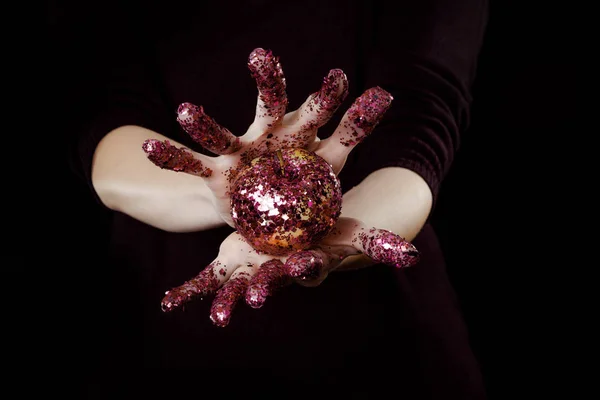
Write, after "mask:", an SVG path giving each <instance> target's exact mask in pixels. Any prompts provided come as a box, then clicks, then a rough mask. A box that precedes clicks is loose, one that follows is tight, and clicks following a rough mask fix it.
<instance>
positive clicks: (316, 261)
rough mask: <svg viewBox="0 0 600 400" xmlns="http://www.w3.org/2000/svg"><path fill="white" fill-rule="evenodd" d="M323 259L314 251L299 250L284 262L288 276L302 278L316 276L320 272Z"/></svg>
mask: <svg viewBox="0 0 600 400" xmlns="http://www.w3.org/2000/svg"><path fill="white" fill-rule="evenodd" d="M323 266H324V261H323V258H322V257H321V255H320V254H319V253H317V252H316V251H311V250H308V251H299V252H297V253H294V254H292V255H291V256H290V257H289V258H288V259H287V261H286V262H285V269H286V271H287V273H288V275H289V276H291V277H293V278H300V279H303V280H307V279H314V278H317V277H318V276H319V275H320V274H321V270H322V269H323Z"/></svg>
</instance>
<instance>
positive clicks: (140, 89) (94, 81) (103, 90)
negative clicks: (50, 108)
mask: <svg viewBox="0 0 600 400" xmlns="http://www.w3.org/2000/svg"><path fill="white" fill-rule="evenodd" d="M90 9H93V10H94V11H93V12H87V11H81V10H80V11H73V12H74V13H75V14H76V15H75V17H77V13H80V14H83V15H85V17H86V18H85V25H84V26H80V27H79V29H78V30H77V32H76V33H77V34H78V35H79V36H80V37H79V42H80V45H81V46H74V47H79V49H78V50H79V51H80V54H83V56H84V58H85V59H84V60H81V59H79V60H78V62H79V63H80V64H79V65H80V66H81V68H82V71H81V73H82V74H85V76H84V77H83V78H82V79H81V80H80V81H79V82H78V83H73V84H76V85H81V86H83V87H82V88H79V90H76V91H75V93H78V96H74V97H75V98H74V99H73V101H74V103H72V107H73V108H75V109H76V110H77V113H78V118H79V120H78V125H77V127H76V128H75V133H74V135H73V138H72V140H71V144H72V147H71V150H72V151H71V160H70V161H71V165H72V168H73V169H74V172H75V173H76V174H77V175H78V176H79V177H80V178H81V179H82V180H83V181H84V182H85V183H86V184H88V185H89V187H90V188H91V190H92V193H93V195H94V196H95V197H96V200H97V201H98V202H100V200H99V198H98V197H97V194H96V192H95V191H94V189H93V186H92V184H91V169H92V159H93V155H94V151H95V149H96V146H97V145H98V143H99V142H100V141H101V140H102V138H103V137H104V136H105V135H106V134H107V133H109V132H110V131H111V130H113V129H116V128H118V127H120V126H123V125H139V126H142V127H145V128H148V129H151V130H154V131H157V132H161V133H165V134H166V132H167V131H168V130H169V129H172V122H171V120H172V119H173V115H171V114H172V113H173V112H172V109H171V108H169V107H168V105H167V102H166V100H165V96H164V95H163V89H161V87H160V86H159V85H160V82H161V80H160V79H159V78H158V77H159V75H158V72H157V71H158V65H157V63H156V60H155V53H154V51H155V50H154V38H153V36H152V34H151V32H150V27H149V26H147V24H148V22H147V21H148V19H147V18H145V16H144V15H143V13H142V12H141V11H140V10H141V9H140V8H137V7H136V6H135V3H133V2H131V3H130V2H111V1H108V2H104V3H101V4H100V3H98V7H97V8H93V7H90ZM169 111H171V113H169ZM169 117H171V118H169ZM140 146H141V144H140ZM140 149H141V147H140Z"/></svg>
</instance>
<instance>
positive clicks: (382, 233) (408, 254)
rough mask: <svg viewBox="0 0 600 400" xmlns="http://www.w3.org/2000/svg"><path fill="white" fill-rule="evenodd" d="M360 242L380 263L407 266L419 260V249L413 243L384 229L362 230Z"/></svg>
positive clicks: (367, 253)
mask: <svg viewBox="0 0 600 400" xmlns="http://www.w3.org/2000/svg"><path fill="white" fill-rule="evenodd" d="M358 242H359V244H360V246H362V248H363V251H364V252H365V254H366V255H367V256H369V257H371V258H372V259H373V260H374V261H376V262H378V263H382V264H386V265H391V266H395V267H397V268H405V267H411V266H413V265H415V264H417V263H418V262H419V257H420V255H419V251H418V250H417V248H416V247H415V246H414V245H413V244H412V243H409V242H407V241H406V240H404V238H402V237H400V236H398V235H396V234H395V233H393V232H390V231H387V230H384V229H375V228H372V229H370V230H369V231H368V232H364V231H363V232H360V233H359V234H358Z"/></svg>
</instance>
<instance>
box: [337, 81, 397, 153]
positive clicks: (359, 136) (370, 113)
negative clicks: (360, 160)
mask: <svg viewBox="0 0 600 400" xmlns="http://www.w3.org/2000/svg"><path fill="white" fill-rule="evenodd" d="M393 99H394V98H393V97H392V95H391V94H390V93H388V92H386V91H385V90H383V89H382V88H380V87H374V88H371V89H369V90H367V91H366V92H364V93H363V94H362V95H361V96H360V97H359V98H358V99H356V101H355V102H354V103H353V104H352V106H350V108H349V109H348V119H349V120H350V121H351V122H352V123H353V124H354V125H355V126H356V127H357V128H358V129H359V130H358V131H357V130H353V132H352V133H351V135H350V137H345V138H342V139H341V143H342V144H343V145H344V146H354V145H356V144H358V143H360V142H361V141H362V140H363V139H364V138H365V137H367V136H368V135H370V134H371V132H372V131H373V129H375V127H376V126H377V125H378V124H379V122H380V121H381V119H382V118H383V115H384V114H385V113H386V112H387V110H388V109H389V108H390V106H391V104H392V100H393Z"/></svg>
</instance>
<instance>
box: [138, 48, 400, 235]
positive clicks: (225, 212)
mask: <svg viewBox="0 0 600 400" xmlns="http://www.w3.org/2000/svg"><path fill="white" fill-rule="evenodd" d="M248 67H249V69H250V71H251V73H252V76H253V77H254V78H255V80H256V83H257V87H258V101H257V107H256V116H255V119H254V122H253V123H252V124H251V125H250V127H249V128H248V130H247V132H246V133H245V134H243V135H242V136H239V137H238V136H235V135H234V134H232V133H231V132H230V131H229V130H228V129H226V128H224V127H222V126H220V125H219V124H218V123H217V122H216V121H215V120H213V119H212V118H211V117H209V116H208V115H207V114H206V113H205V112H204V109H203V107H201V106H196V105H193V104H191V103H183V104H181V105H180V106H179V108H178V110H177V114H178V116H177V120H178V121H179V123H180V125H181V127H182V128H183V129H184V130H185V131H186V132H187V133H188V134H189V135H190V136H191V138H192V139H193V140H194V141H195V142H196V143H198V144H199V145H200V146H202V147H204V148H205V149H207V150H209V151H211V152H212V153H215V154H217V156H215V157H211V156H206V155H203V154H200V153H197V152H195V151H192V150H189V149H185V148H177V147H175V146H173V145H172V144H171V143H170V142H169V141H167V140H165V141H159V140H155V139H150V140H147V141H145V142H144V143H143V146H142V148H143V150H144V151H145V152H146V154H147V156H148V158H149V159H150V160H151V161H152V162H153V163H154V164H156V165H157V166H159V167H160V168H164V169H170V170H173V171H177V172H184V173H188V174H192V175H196V176H199V177H201V178H203V179H204V180H205V183H206V184H207V186H208V187H209V188H210V189H211V192H212V194H213V204H214V206H215V208H216V210H217V211H218V212H219V215H221V217H222V218H223V220H224V221H225V222H226V223H228V224H229V225H230V226H234V223H233V220H232V217H231V213H230V186H231V184H232V182H233V181H234V180H235V178H236V177H237V175H238V173H239V171H240V170H241V169H242V168H243V167H244V166H247V165H248V164H249V163H250V161H251V160H253V159H255V158H256V157H258V156H260V155H262V154H264V153H266V152H272V151H275V150H277V149H282V148H296V149H308V150H310V151H314V152H315V153H316V154H318V155H319V156H321V157H322V158H324V159H325V160H326V161H327V162H328V163H329V164H330V165H331V166H332V168H333V171H334V172H335V174H338V173H339V172H340V171H341V169H342V168H343V166H344V163H345V161H346V158H347V156H348V154H349V153H350V151H351V150H352V149H353V148H354V146H356V145H357V144H358V143H360V141H361V140H362V139H363V138H365V137H366V136H368V135H369V134H370V133H371V132H372V131H373V129H374V128H375V126H376V125H377V124H378V123H379V121H380V119H381V117H382V116H383V114H384V113H385V111H386V110H387V109H388V108H389V106H390V104H391V101H392V96H391V95H390V94H389V93H387V92H386V91H385V90H383V89H381V88H379V87H376V88H371V89H369V90H367V91H366V92H364V93H363V94H362V95H361V96H360V97H359V98H358V99H356V101H355V102H354V104H352V106H351V107H350V108H349V109H348V110H347V112H346V113H345V114H344V116H343V118H342V121H341V122H340V124H339V126H338V127H337V129H336V130H335V132H334V133H333V134H332V135H331V136H330V137H329V138H327V139H324V140H319V138H318V137H317V130H318V129H319V128H320V127H322V126H323V125H325V124H326V123H327V121H329V119H330V118H331V116H332V115H333V114H334V113H335V111H336V110H337V109H338V108H339V106H340V104H341V103H342V102H343V101H344V99H345V98H346V96H347V94H348V81H347V78H346V75H345V74H344V73H343V72H342V71H341V70H339V69H333V70H331V71H330V72H329V74H328V75H327V76H326V77H325V78H324V80H323V84H322V87H321V89H320V90H319V91H318V92H316V93H313V94H311V95H310V96H309V97H308V98H307V100H306V101H305V102H304V104H302V105H301V106H300V107H299V108H298V109H297V110H295V111H293V112H290V113H287V114H286V109H287V104H288V100H287V95H286V92H285V89H286V81H285V77H284V75H283V70H282V68H281V65H280V63H279V60H278V57H275V56H274V55H273V54H272V52H271V51H267V50H263V49H260V48H259V49H256V50H254V51H253V52H252V53H251V54H250V57H249V61H248Z"/></svg>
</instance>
